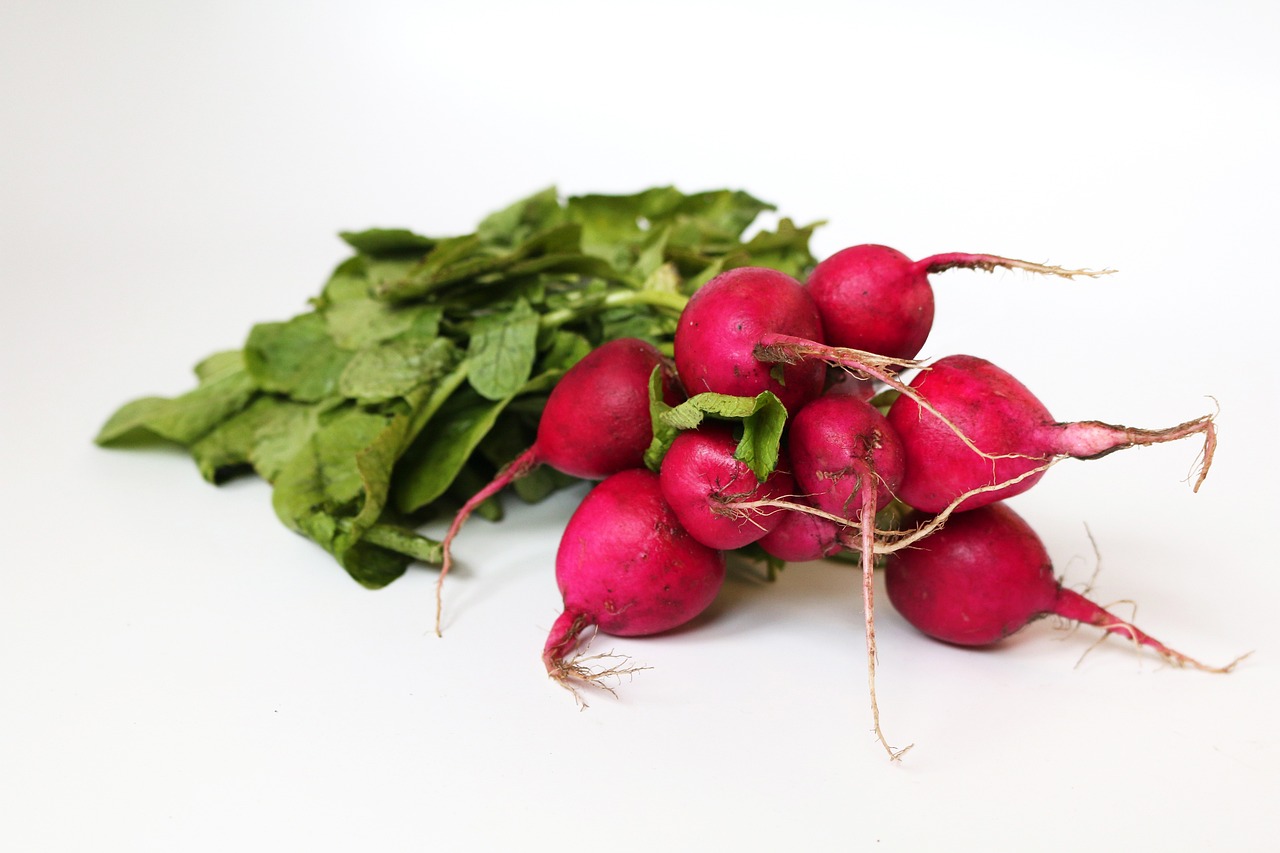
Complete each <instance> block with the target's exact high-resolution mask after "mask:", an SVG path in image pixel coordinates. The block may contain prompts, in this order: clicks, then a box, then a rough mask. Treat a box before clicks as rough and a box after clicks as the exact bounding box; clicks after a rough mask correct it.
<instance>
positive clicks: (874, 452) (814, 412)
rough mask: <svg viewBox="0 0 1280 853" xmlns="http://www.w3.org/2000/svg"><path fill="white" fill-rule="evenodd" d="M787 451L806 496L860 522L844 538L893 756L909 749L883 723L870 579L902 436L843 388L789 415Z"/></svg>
mask: <svg viewBox="0 0 1280 853" xmlns="http://www.w3.org/2000/svg"><path fill="white" fill-rule="evenodd" d="M787 451H788V453H790V454H791V460H792V461H791V465H792V469H793V470H794V472H795V477H796V483H797V485H799V487H800V489H801V490H802V492H803V493H804V495H805V498H806V499H807V500H809V501H810V502H812V503H813V504H814V506H816V507H818V508H819V509H821V510H824V511H826V512H829V513H832V514H834V515H837V516H839V517H842V518H849V519H852V520H854V521H856V522H857V523H858V525H859V528H860V532H859V536H858V537H857V539H852V540H850V541H848V542H847V544H848V545H849V547H852V548H857V549H858V550H859V551H860V552H861V563H862V603H863V617H864V619H865V629H866V638H867V681H868V687H869V689H870V694H871V712H872V718H873V720H874V722H875V732H876V737H877V738H878V739H879V740H880V743H881V744H882V745H883V746H884V748H885V750H886V751H888V753H889V756H890V757H891V758H894V759H896V758H899V757H901V755H902V753H904V752H906V749H903V750H896V749H894V748H893V747H891V746H890V745H889V742H888V741H887V740H886V739H885V736H884V733H883V732H882V731H881V729H880V709H879V706H878V704H877V702H876V687H875V670H876V630H875V602H874V595H873V587H872V582H873V578H874V570H875V552H876V544H877V543H876V540H875V516H876V513H877V512H879V510H880V509H881V508H883V507H885V506H887V505H888V504H889V502H890V501H892V500H893V495H894V492H896V491H897V489H898V487H899V485H900V484H901V482H902V475H903V450H902V443H901V442H900V441H899V440H898V436H897V435H896V433H895V432H894V430H893V428H892V427H891V426H889V422H888V420H886V419H885V416H884V415H882V414H880V411H879V410H878V409H876V408H875V407H874V406H872V405H871V404H870V403H868V402H866V401H864V400H860V399H858V398H857V397H853V396H847V395H845V396H823V397H819V398H818V399H816V400H814V401H812V402H810V403H809V404H807V405H806V406H804V408H802V409H801V410H800V411H799V412H797V413H796V415H795V417H794V418H792V420H791V424H790V427H789V433H788V438H787ZM907 749H910V747H907Z"/></svg>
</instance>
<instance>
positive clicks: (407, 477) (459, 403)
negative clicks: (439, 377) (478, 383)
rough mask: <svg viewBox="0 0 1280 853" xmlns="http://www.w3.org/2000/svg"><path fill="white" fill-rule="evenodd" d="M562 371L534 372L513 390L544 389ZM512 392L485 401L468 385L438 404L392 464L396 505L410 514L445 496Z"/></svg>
mask: <svg viewBox="0 0 1280 853" xmlns="http://www.w3.org/2000/svg"><path fill="white" fill-rule="evenodd" d="M562 375H563V371H558V370H555V371H547V372H546V373H542V374H540V375H538V376H535V377H533V378H532V379H530V380H529V381H528V382H526V383H525V384H524V385H523V386H522V387H521V388H520V389H519V390H518V391H517V395H518V394H536V393H539V392H542V391H547V390H549V389H550V388H551V387H552V386H553V385H554V384H555V382H556V381H557V380H558V379H559V378H560V377H561V376H562ZM515 396H516V395H512V396H511V397H507V398H505V399H502V400H485V399H483V398H481V397H480V396H479V395H478V394H476V393H475V392H474V391H471V390H469V389H468V390H464V391H461V392H459V393H457V394H455V395H454V396H452V397H451V398H449V400H448V401H446V403H445V404H444V405H442V406H440V408H439V411H437V412H436V414H435V417H434V418H432V419H431V421H430V422H429V425H430V429H425V428H424V429H423V430H422V432H421V434H420V435H419V436H418V438H417V440H416V441H414V443H413V444H412V445H411V446H410V447H409V448H408V449H407V450H406V451H405V453H404V455H403V456H402V457H401V459H400V462H399V464H398V465H397V466H396V470H395V476H394V479H393V481H392V492H391V493H392V500H393V502H394V503H395V506H396V508H397V510H399V511H400V512H402V513H405V514H408V513H411V512H413V511H415V510H418V509H421V508H422V507H425V506H426V505H428V504H430V503H431V502H432V501H434V500H436V499H437V498H439V497H440V496H441V495H443V494H444V493H445V490H447V489H448V488H449V485H450V484H451V483H453V481H454V479H455V478H456V477H457V476H458V472H459V471H460V470H462V466H463V465H464V464H465V463H466V461H467V459H469V458H470V457H471V454H472V453H473V452H474V451H475V449H476V448H477V447H478V446H479V445H480V442H481V441H482V440H483V439H484V437H485V436H486V435H487V434H488V433H489V430H491V429H492V428H493V425H494V423H495V422H496V421H497V419H498V416H499V415H501V414H502V411H503V410H504V409H505V408H506V407H507V406H508V405H509V404H510V403H511V401H512V400H513V399H515Z"/></svg>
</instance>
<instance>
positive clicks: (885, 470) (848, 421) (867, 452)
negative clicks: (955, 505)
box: [787, 395, 905, 520]
mask: <svg viewBox="0 0 1280 853" xmlns="http://www.w3.org/2000/svg"><path fill="white" fill-rule="evenodd" d="M787 453H788V454H789V456H790V458H791V469H792V472H793V474H794V476H795V479H796V485H797V486H799V488H800V491H801V493H802V494H803V495H804V496H805V498H806V499H807V500H808V501H809V502H810V503H812V504H813V505H814V506H816V507H817V508H818V509H821V510H824V511H825V512H829V513H831V514H832V515H838V516H840V517H841V518H849V519H854V520H856V519H857V518H858V514H859V513H860V512H861V509H862V489H863V486H864V484H866V483H870V484H871V485H872V486H873V487H874V488H875V490H876V503H875V508H876V511H877V512H878V511H879V510H881V509H883V508H884V507H885V506H887V505H888V504H889V503H890V502H891V501H892V500H893V497H894V495H895V494H896V493H897V491H898V489H899V488H900V486H901V485H902V478H903V471H904V465H905V456H904V453H903V447H902V442H901V441H900V440H899V438H898V435H897V433H896V432H895V431H894V429H893V427H892V426H890V425H889V421H888V419H887V418H885V416H884V415H882V414H881V413H880V411H879V410H878V409H877V408H875V407H874V406H872V405H871V404H870V403H868V402H866V401H864V400H861V399H858V398H857V397H853V396H847V395H836V396H830V395H827V396H822V397H819V398H818V399H816V400H813V401H811V402H810V403H808V404H806V405H805V406H804V407H803V408H801V409H800V411H799V412H797V413H796V415H795V417H794V418H792V419H791V425H790V427H789V429H788V433H787Z"/></svg>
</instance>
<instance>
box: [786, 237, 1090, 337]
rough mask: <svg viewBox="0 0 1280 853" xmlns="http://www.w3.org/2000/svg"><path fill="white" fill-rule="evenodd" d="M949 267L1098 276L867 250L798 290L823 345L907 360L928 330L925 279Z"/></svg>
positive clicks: (837, 260)
mask: <svg viewBox="0 0 1280 853" xmlns="http://www.w3.org/2000/svg"><path fill="white" fill-rule="evenodd" d="M955 267H963V268H966V269H981V270H986V271H988V272H991V271H993V270H995V269H996V268H997V267H1003V268H1005V269H1021V270H1028V271H1031V272H1037V273H1048V274H1051V275H1059V276H1063V277H1066V278H1071V277H1073V276H1077V275H1088V276H1095V275H1101V274H1102V273H1096V272H1090V271H1088V270H1067V269H1063V268H1062V267H1051V266H1044V265H1043V264H1033V263H1029V262H1028V261H1019V260H1015V259H1013V258H1001V257H997V256H995V255H969V254H961V253H958V252H951V253H948V254H944V255H933V256H931V257H928V258H924V259H922V260H919V261H913V260H911V259H910V258H908V257H907V256H906V255H904V254H902V253H901V252H899V251H897V250H896V249H890V248H889V247H888V246H877V245H873V244H867V245H861V246H851V247H849V248H847V249H843V250H841V251H839V252H836V253H835V254H834V255H832V256H831V257H829V258H827V259H826V260H824V261H822V262H821V263H820V264H818V265H817V266H816V267H814V270H813V272H812V273H810V275H809V278H808V279H807V280H806V281H805V283H804V287H805V290H807V291H808V292H809V296H811V297H812V298H813V301H814V303H815V304H816V305H817V306H818V311H819V313H820V314H821V315H822V324H823V328H824V330H825V331H826V334H827V343H830V344H832V345H834V346H840V347H850V348H853V349H859V350H866V351H870V352H876V353H880V354H882V355H886V356H891V357H893V358H902V359H909V358H915V356H916V354H917V353H919V352H920V349H921V347H923V346H924V342H925V339H926V338H928V336H929V330H930V329H931V328H932V327H933V288H932V287H931V286H930V285H929V274H930V273H935V272H942V271H943V270H949V269H953V268H955ZM1104 272H1110V270H1106V271H1104Z"/></svg>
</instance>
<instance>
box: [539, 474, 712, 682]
mask: <svg viewBox="0 0 1280 853" xmlns="http://www.w3.org/2000/svg"><path fill="white" fill-rule="evenodd" d="M724 574H725V563H724V555H723V554H722V553H721V552H720V551H718V550H716V549H715V548H710V547H708V546H706V545H703V544H702V543H700V542H698V541H697V540H696V539H694V538H693V537H692V536H690V535H689V532H688V531H687V530H685V529H684V527H683V526H682V525H681V524H680V520H679V519H678V518H677V517H676V514H675V512H673V511H672V509H671V506H670V505H669V504H668V503H667V502H666V500H665V499H664V498H663V497H662V487H661V485H660V484H659V482H658V475H657V474H654V473H653V472H651V471H649V470H647V469H643V468H641V469H633V470H628V471H622V472H620V473H617V474H614V475H612V476H610V477H608V478H606V479H605V480H604V481H603V482H601V483H600V484H599V485H597V486H596V487H595V488H594V489H592V490H591V491H590V492H589V493H588V494H587V496H586V498H585V499H583V501H582V503H581V504H579V506H578V508H577V510H575V511H574V513H573V516H572V517H571V518H570V519H569V523H568V525H567V526H566V527H565V531H564V535H563V536H562V538H561V540H560V548H559V550H558V551H557V553H556V583H557V584H558V585H559V587H560V593H561V595H562V596H563V598H564V611H563V612H562V613H561V614H560V617H559V618H558V619H556V622H555V624H554V625H553V626H552V628H551V633H550V636H548V637H547V642H546V646H545V647H544V649H543V652H542V660H543V663H545V664H546V667H547V672H548V674H550V675H551V676H552V677H553V678H555V679H557V680H558V681H560V682H561V683H564V684H566V686H571V684H570V683H571V682H576V683H598V682H599V680H600V677H601V676H602V675H609V674H612V673H613V672H614V670H606V671H605V672H604V673H598V672H592V671H590V670H589V669H587V668H586V667H584V666H582V665H581V664H579V663H577V662H575V661H574V660H573V659H571V658H570V655H571V654H572V652H573V651H574V649H575V648H576V647H577V646H578V643H579V641H580V639H581V636H582V632H583V631H585V630H586V629H587V628H589V627H591V626H593V625H594V626H596V627H598V628H599V630H600V631H602V632H604V633H606V634H612V635H615V636H620V637H637V636H642V635H648V634H657V633H660V632H662V631H669V630H671V629H672V628H677V627H679V626H680V625H683V624H684V623H686V622H688V621H689V620H690V619H693V618H694V617H695V616H697V615H698V614H700V613H701V612H702V611H703V610H705V609H706V608H707V607H708V606H709V605H710V604H711V602H712V601H713V600H714V599H715V597H716V594H717V593H718V592H719V590H720V587H721V585H722V584H723V582H724Z"/></svg>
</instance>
